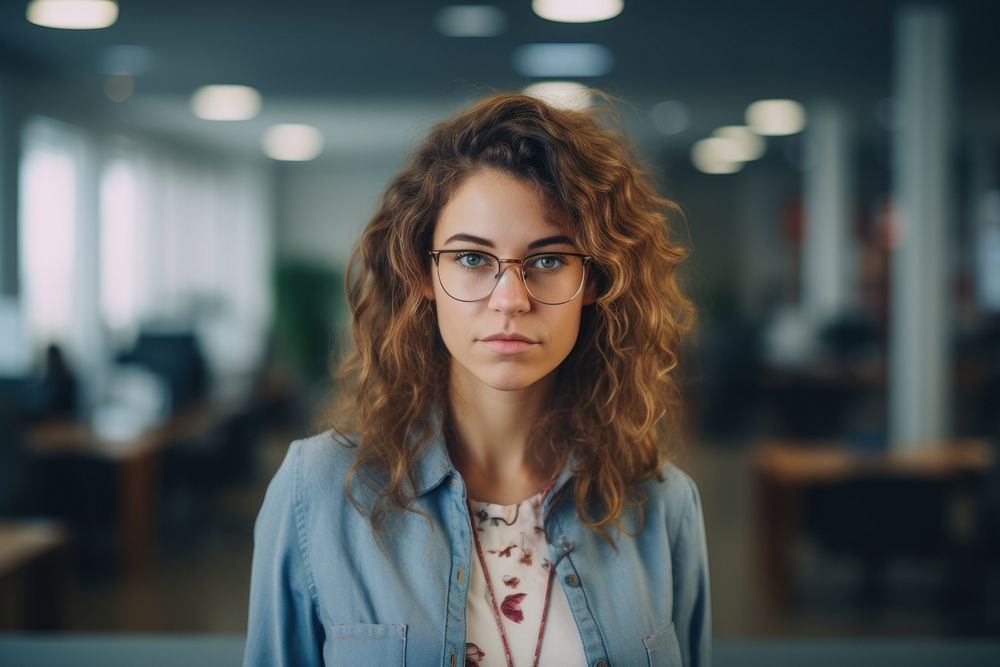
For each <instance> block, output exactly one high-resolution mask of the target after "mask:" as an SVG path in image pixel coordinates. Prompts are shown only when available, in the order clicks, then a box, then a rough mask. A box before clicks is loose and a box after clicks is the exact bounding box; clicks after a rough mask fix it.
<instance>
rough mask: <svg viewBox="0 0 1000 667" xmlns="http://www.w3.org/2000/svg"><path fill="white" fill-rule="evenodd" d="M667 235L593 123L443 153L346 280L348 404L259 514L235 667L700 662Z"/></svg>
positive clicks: (401, 181) (511, 127) (459, 133)
mask: <svg viewBox="0 0 1000 667" xmlns="http://www.w3.org/2000/svg"><path fill="white" fill-rule="evenodd" d="M675 210H676V207H675V205H673V204H672V203H670V202H667V201H665V200H663V199H660V198H659V197H658V196H657V195H656V194H655V192H654V191H653V189H652V188H651V187H650V185H649V183H648V181H647V179H646V177H645V176H644V175H643V173H642V172H641V170H640V169H639V167H638V166H637V165H636V163H635V161H634V160H633V158H632V157H631V156H630V154H629V153H628V151H627V149H626V148H625V146H624V142H623V140H622V139H621V138H620V137H619V136H618V135H616V134H614V133H613V132H611V131H609V130H607V129H605V128H604V127H603V126H602V125H601V124H600V123H599V122H598V120H597V119H596V118H595V117H594V116H593V114H592V113H583V112H575V111H567V110H561V109H556V108H553V107H551V106H549V105H547V104H545V103H543V102H541V101H539V100H537V99H534V98H532V97H528V96H524V95H518V94H498V95H493V96H490V97H488V98H486V99H484V100H483V101H481V102H479V103H478V104H475V105H474V106H472V107H471V108H469V109H467V110H466V111H464V112H463V113H461V114H459V115H458V116H457V117H455V118H453V119H451V120H449V121H447V122H444V123H442V124H440V125H438V126H437V127H435V128H434V130H433V131H432V132H431V134H430V136H429V137H428V138H427V140H426V141H425V142H424V144H423V145H422V146H421V147H420V148H419V149H418V150H417V151H416V153H415V155H414V156H413V157H412V159H411V161H410V163H409V164H408V165H407V166H406V168H405V169H404V170H403V171H402V173H400V174H399V175H398V176H397V177H396V178H395V180H393V181H392V183H391V184H390V185H389V187H388V189H387V191H386V193H385V195H384V196H383V198H382V201H381V204H380V207H379V210H378V212H377V213H376V215H375V217H374V219H373V220H372V221H371V223H370V224H369V225H368V227H367V229H366V230H365V232H364V234H363V236H362V238H361V240H360V242H359V245H358V248H357V249H356V251H355V254H354V256H353V258H352V263H351V267H350V270H349V276H350V277H349V279H348V282H349V302H350V307H351V313H352V316H353V333H354V349H353V351H352V352H351V353H350V355H349V356H348V358H347V360H346V362H345V366H344V370H343V373H342V377H343V378H344V379H345V380H347V381H348V387H349V388H348V389H345V390H344V391H342V392H341V395H342V396H345V397H346V398H345V399H344V401H343V403H342V404H341V405H340V407H339V409H337V410H335V411H334V413H333V415H334V416H333V417H332V418H331V421H330V424H328V426H329V428H328V429H327V430H326V431H325V432H323V433H321V434H320V435H318V436H315V437H313V438H310V439H307V440H302V441H298V442H295V443H293V444H292V446H291V448H290V450H289V452H288V455H287V458H286V459H285V462H284V463H283V464H282V466H281V468H280V470H279V471H278V473H277V474H276V475H275V478H274V480H273V481H272V483H271V486H270V488H269V489H268V492H267V495H266V497H265V500H264V505H263V507H262V509H261V511H260V516H259V517H258V520H257V524H256V531H255V544H256V546H255V554H254V563H253V575H252V582H251V594H250V618H249V633H248V638H247V649H246V658H245V660H246V663H247V664H253V665H257V664H267V665H273V664H288V665H293V664H294V665H308V664H321V663H324V662H325V663H326V664H335V665H341V664H343V665H401V664H404V663H405V664H409V665H431V664H436V665H446V666H448V667H455V665H459V666H461V665H476V664H478V665H516V666H518V667H521V666H522V665H523V666H528V665H533V664H543V665H595V666H601V665H604V666H606V665H608V664H618V665H638V664H643V665H645V664H655V665H661V664H664V665H681V664H684V665H704V664H709V663H710V659H711V658H710V650H711V649H710V645H711V638H710V612H709V585H708V566H707V557H706V549H705V537H704V528H703V522H702V513H701V505H700V501H699V497H698V492H697V489H696V487H695V485H694V483H693V482H692V481H691V479H690V478H689V477H688V476H687V475H685V474H684V473H683V472H681V471H680V470H679V469H678V468H676V467H674V466H672V465H670V464H669V463H668V462H667V453H668V451H669V447H670V443H671V442H673V441H674V440H675V439H676V433H675V431H676V429H675V428H673V427H674V426H675V425H676V421H677V405H678V397H677V385H676V379H675V374H674V369H675V367H676V364H677V355H678V347H679V343H680V339H681V335H682V334H683V333H684V332H685V331H686V330H687V329H689V328H690V326H691V322H692V319H693V310H692V307H691V305H690V303H689V302H688V301H687V300H686V299H685V298H684V297H683V296H682V295H681V294H680V292H679V290H678V288H677V286H676V283H675V270H676V267H677V265H678V264H679V263H680V261H681V260H682V259H683V257H684V252H683V250H682V249H681V248H680V247H679V246H677V245H675V244H673V243H672V242H671V241H670V240H669V239H668V235H667V221H666V218H665V215H664V212H665V211H670V212H673V211H675ZM345 416H349V417H350V419H349V420H346V421H345V419H346V417H345ZM343 433H354V434H358V435H355V436H350V437H348V436H344V435H342V434H343Z"/></svg>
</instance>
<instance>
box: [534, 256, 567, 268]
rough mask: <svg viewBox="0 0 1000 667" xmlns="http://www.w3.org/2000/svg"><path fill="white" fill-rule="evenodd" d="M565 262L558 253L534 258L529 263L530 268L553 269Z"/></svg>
mask: <svg viewBox="0 0 1000 667" xmlns="http://www.w3.org/2000/svg"><path fill="white" fill-rule="evenodd" d="M565 263H566V260H565V259H563V258H562V257H560V256H559V255H543V256H541V257H536V258H535V259H534V261H533V262H532V264H531V268H533V269H542V270H543V271H554V270H555V269H558V268H559V267H560V266H562V265H563V264H565Z"/></svg>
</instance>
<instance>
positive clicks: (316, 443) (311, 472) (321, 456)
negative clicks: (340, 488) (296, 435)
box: [286, 431, 357, 492]
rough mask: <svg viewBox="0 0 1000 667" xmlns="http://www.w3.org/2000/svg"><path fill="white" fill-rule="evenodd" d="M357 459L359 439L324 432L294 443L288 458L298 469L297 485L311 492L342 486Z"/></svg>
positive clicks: (289, 450)
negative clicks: (333, 485) (335, 484)
mask: <svg viewBox="0 0 1000 667" xmlns="http://www.w3.org/2000/svg"><path fill="white" fill-rule="evenodd" d="M356 456H357V438H355V437H352V436H343V435H335V434H333V433H332V432H330V431H323V432H322V433H318V434H316V435H314V436H311V437H308V438H304V439H302V440H296V441H295V442H293V443H292V444H291V445H290V446H289V448H288V454H287V457H286V458H287V459H291V463H292V465H293V467H294V468H295V476H296V482H297V483H298V484H299V485H300V486H301V488H302V490H303V491H304V492H309V491H311V490H314V489H317V488H320V489H327V490H329V489H330V485H331V483H336V482H340V483H341V484H342V483H343V482H344V480H345V479H346V477H347V472H348V470H350V468H351V465H353V463H354V459H355V457H356Z"/></svg>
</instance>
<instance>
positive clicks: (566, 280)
mask: <svg viewBox="0 0 1000 667" xmlns="http://www.w3.org/2000/svg"><path fill="white" fill-rule="evenodd" d="M508 266H509V267H510V268H512V269H513V270H515V271H516V270H517V267H516V266H510V265H508ZM521 266H522V269H521V270H522V275H523V276H524V284H525V286H526V287H527V288H528V293H529V294H531V296H532V297H533V298H534V299H535V300H537V301H541V302H542V303H549V304H556V303H564V302H566V301H569V300H570V299H572V298H573V297H574V296H576V293H577V292H578V291H579V290H580V287H581V285H583V279H584V273H585V271H584V262H583V259H582V258H581V257H577V256H575V255H563V254H560V253H545V254H540V255H532V256H531V257H527V258H525V259H524V262H523V264H522V265H521ZM499 271H500V267H499V262H498V261H497V258H496V257H493V256H492V255H488V254H486V253H481V252H473V251H455V252H441V253H440V257H439V261H438V276H439V278H440V281H441V287H442V288H444V291H445V292H447V293H448V294H449V295H450V296H452V297H453V298H455V299H459V300H461V301H478V300H479V299H482V298H484V297H486V296H487V295H489V294H490V292H492V291H493V288H494V286H495V285H496V284H497V281H498V280H499V278H500V276H499Z"/></svg>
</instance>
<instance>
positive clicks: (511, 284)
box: [490, 264, 531, 314]
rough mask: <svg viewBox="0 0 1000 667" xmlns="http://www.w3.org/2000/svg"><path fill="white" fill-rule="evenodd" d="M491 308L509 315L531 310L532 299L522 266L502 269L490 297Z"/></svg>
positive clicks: (509, 266)
mask: <svg viewBox="0 0 1000 667" xmlns="http://www.w3.org/2000/svg"><path fill="white" fill-rule="evenodd" d="M508 269H509V270H508ZM490 308H492V309H493V310H499V311H501V312H504V313H508V314H513V313H521V312H525V311H527V310H529V309H530V308H531V298H530V297H529V296H528V288H527V286H526V285H525V284H524V278H523V276H522V275H521V267H520V266H517V265H513V266H512V265H510V264H508V265H507V266H505V267H503V268H502V269H500V278H499V280H498V281H497V284H496V287H494V288H493V293H492V294H491V295H490Z"/></svg>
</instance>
